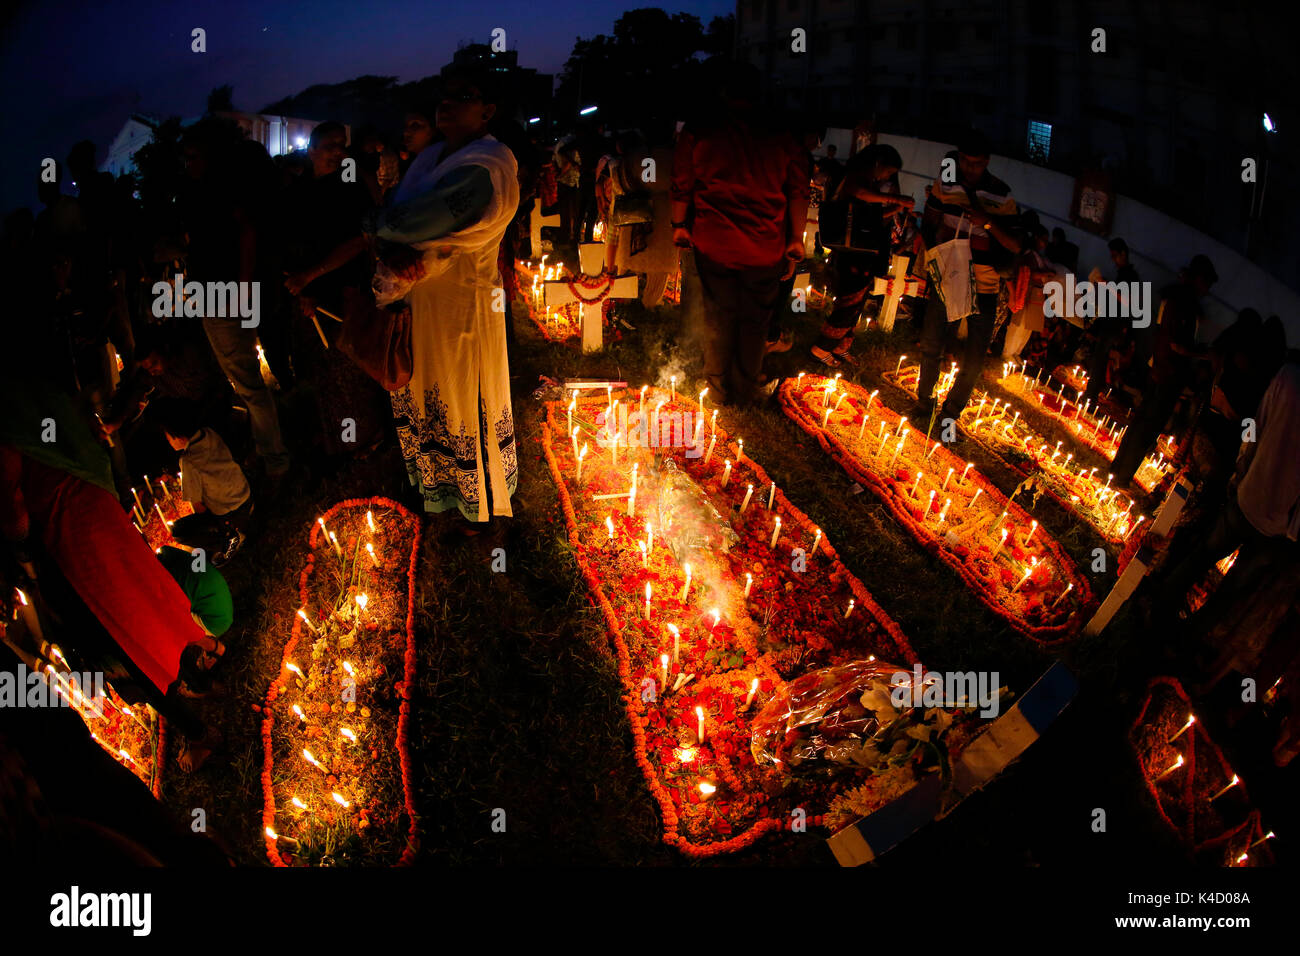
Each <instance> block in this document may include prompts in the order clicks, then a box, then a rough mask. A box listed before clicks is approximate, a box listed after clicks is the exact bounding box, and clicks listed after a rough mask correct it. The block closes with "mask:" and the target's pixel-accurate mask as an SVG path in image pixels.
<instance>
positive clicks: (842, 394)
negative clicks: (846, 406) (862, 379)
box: [835, 392, 849, 412]
mask: <svg viewBox="0 0 1300 956" xmlns="http://www.w3.org/2000/svg"><path fill="white" fill-rule="evenodd" d="M848 394H849V393H848V392H841V393H840V397H839V398H837V399H836V400H835V411H837V412H838V411H839V410H840V403H841V402H842V401H844V399H845V398H846V397H847V396H848Z"/></svg>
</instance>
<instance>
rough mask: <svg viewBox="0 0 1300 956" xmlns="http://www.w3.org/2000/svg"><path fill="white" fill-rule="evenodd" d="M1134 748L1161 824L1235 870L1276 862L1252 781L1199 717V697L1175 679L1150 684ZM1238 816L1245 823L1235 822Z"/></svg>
mask: <svg viewBox="0 0 1300 956" xmlns="http://www.w3.org/2000/svg"><path fill="white" fill-rule="evenodd" d="M1129 745H1130V746H1131V747H1132V749H1133V755H1134V756H1135V757H1136V758H1137V762H1138V766H1139V767H1140V768H1141V770H1142V778H1143V780H1144V781H1145V783H1146V786H1147V790H1148V791H1149V792H1150V793H1151V796H1152V798H1153V799H1154V800H1155V804H1156V810H1157V812H1158V813H1159V814H1160V818H1161V819H1162V820H1164V821H1165V823H1167V824H1168V825H1169V827H1170V828H1171V829H1172V830H1173V831H1174V832H1175V833H1177V834H1178V835H1179V837H1181V838H1182V840H1183V841H1184V842H1185V843H1187V844H1188V845H1189V846H1191V847H1192V848H1193V850H1194V851H1196V852H1197V853H1198V854H1201V855H1202V856H1203V857H1205V858H1207V859H1210V858H1219V859H1221V860H1222V862H1223V863H1224V864H1225V865H1228V866H1239V865H1242V864H1245V863H1247V862H1250V863H1254V864H1258V863H1272V862H1273V855H1272V852H1271V851H1270V850H1269V849H1268V845H1267V842H1266V839H1267V838H1266V837H1265V835H1264V830H1263V826H1262V823H1261V820H1260V815H1259V811H1258V810H1255V809H1253V808H1252V807H1251V806H1250V797H1249V794H1248V793H1247V792H1246V785H1245V783H1244V782H1242V781H1241V779H1240V778H1239V777H1238V776H1237V775H1236V774H1235V773H1233V772H1232V767H1231V766H1230V765H1229V764H1228V761H1227V759H1226V758H1225V757H1224V756H1223V751H1221V750H1220V749H1219V748H1218V746H1217V745H1216V744H1215V743H1214V741H1213V740H1212V739H1211V737H1210V735H1209V733H1208V732H1207V731H1206V730H1205V726H1204V724H1202V723H1201V722H1200V721H1199V720H1196V719H1195V717H1194V714H1193V713H1192V701H1191V698H1189V697H1188V696H1187V693H1186V691H1184V690H1183V687H1182V685H1181V684H1180V683H1179V682H1178V681H1177V680H1176V679H1175V678H1173V677H1155V678H1153V679H1152V680H1151V682H1150V683H1149V684H1148V686H1147V695H1146V698H1145V699H1144V700H1143V701H1142V706H1141V708H1139V710H1138V715H1137V718H1136V719H1135V720H1134V721H1133V725H1132V726H1131V727H1130V728H1129ZM1202 750H1204V751H1205V758H1206V759H1205V760H1203V761H1202V760H1198V757H1199V756H1200V755H1201V754H1200V751H1202ZM1233 809H1236V811H1237V813H1235V814H1234V813H1233V812H1232V811H1233ZM1232 816H1237V817H1238V818H1239V819H1238V820H1237V821H1236V822H1232V821H1231V819H1230V817H1232ZM1175 818H1176V819H1175Z"/></svg>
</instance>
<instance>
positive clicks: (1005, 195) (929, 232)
mask: <svg viewBox="0 0 1300 956" xmlns="http://www.w3.org/2000/svg"><path fill="white" fill-rule="evenodd" d="M945 159H952V160H953V161H954V163H955V167H954V166H949V164H947V163H945V164H944V165H945V166H949V168H952V169H953V171H954V173H955V175H954V176H948V175H946V170H945V171H944V172H941V173H940V175H939V177H938V178H937V179H935V181H934V182H933V183H931V184H930V185H929V186H928V187H927V188H926V201H925V212H924V215H923V217H922V220H921V234H922V237H923V238H924V240H925V245H926V246H927V247H928V248H933V247H934V246H936V245H938V244H939V243H942V242H947V241H949V240H950V239H953V238H955V237H956V236H957V234H958V231H959V228H960V232H961V234H962V235H965V234H966V231H967V229H969V231H970V247H971V264H972V272H973V274H974V280H975V293H976V295H975V301H976V307H977V310H978V311H976V312H974V313H972V314H971V315H969V316H967V318H966V329H967V336H966V347H965V349H964V351H963V352H962V354H961V355H960V356H959V359H960V366H959V369H960V370H959V372H958V373H957V380H956V381H955V382H954V383H953V386H952V389H951V390H950V391H949V392H948V396H947V399H946V400H945V401H944V405H943V409H942V410H941V411H940V413H939V416H938V418H939V421H942V420H943V419H944V418H952V419H954V420H955V419H957V418H958V417H959V416H960V415H961V410H962V409H963V408H965V407H966V402H967V400H969V398H970V393H971V389H972V388H974V387H975V383H976V382H977V381H978V380H979V377H980V373H981V372H982V371H983V369H984V356H985V354H986V353H987V352H988V350H989V342H990V340H991V339H992V338H993V321H994V317H995V315H996V312H997V304H998V287H999V284H1000V283H1001V281H1002V279H1001V276H1000V274H999V270H1000V269H1003V268H1006V267H1008V266H1009V265H1010V263H1011V261H1012V257H1013V256H1014V255H1015V254H1016V253H1018V252H1019V251H1020V240H1019V238H1017V236H1016V234H1015V232H1014V231H1013V227H1014V223H1013V220H1014V218H1015V217H1016V215H1017V213H1018V210H1017V207H1016V200H1015V198H1014V197H1013V196H1012V195H1011V187H1010V186H1008V185H1007V184H1006V183H1004V182H1003V181H1002V180H1000V179H998V178H997V177H996V176H994V175H993V174H991V173H990V172H989V171H988V165H989V146H988V140H987V139H986V138H985V137H984V136H983V135H982V134H980V133H978V132H972V133H970V134H968V135H967V136H966V137H965V138H964V139H963V140H962V141H961V143H960V144H958V147H957V149H956V150H955V151H954V152H951V153H949V154H948V155H947V157H945ZM949 179H952V180H953V181H951V182H949V181H947V180H949ZM947 318H948V316H947V312H946V310H945V309H944V306H943V303H942V301H941V300H940V298H939V294H938V292H937V291H935V292H932V293H931V295H930V298H929V301H928V302H927V304H926V311H925V326H924V331H923V332H922V335H921V379H920V382H919V387H918V390H917V396H918V397H919V402H918V403H917V405H916V406H915V408H913V410H912V420H913V421H917V422H919V421H926V422H928V421H929V419H930V414H931V410H932V409H931V405H932V401H931V393H932V392H933V391H934V386H935V383H936V382H937V381H938V379H939V358H940V355H941V353H942V351H943V339H944V332H945V330H946V328H947Z"/></svg>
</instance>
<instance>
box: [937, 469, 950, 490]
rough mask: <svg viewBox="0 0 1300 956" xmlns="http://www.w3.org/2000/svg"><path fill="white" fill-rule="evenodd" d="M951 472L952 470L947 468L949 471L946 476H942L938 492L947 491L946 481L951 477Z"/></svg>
mask: <svg viewBox="0 0 1300 956" xmlns="http://www.w3.org/2000/svg"><path fill="white" fill-rule="evenodd" d="M952 472H953V469H952V468H949V469H948V474H946V475H944V476H943V486H942V487H940V489H939V490H940V491H947V490H948V479H950V478H951V477H952Z"/></svg>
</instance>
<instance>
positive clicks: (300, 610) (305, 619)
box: [298, 607, 320, 634]
mask: <svg viewBox="0 0 1300 956" xmlns="http://www.w3.org/2000/svg"><path fill="white" fill-rule="evenodd" d="M298 616H299V617H300V618H302V622H303V623H304V624H306V625H307V626H308V627H309V628H311V632H312V633H313V634H319V633H320V631H318V630H316V625H315V624H313V623H312V622H311V621H310V620H309V619H308V617H307V611H306V609H305V608H301V607H300V608H298Z"/></svg>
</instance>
